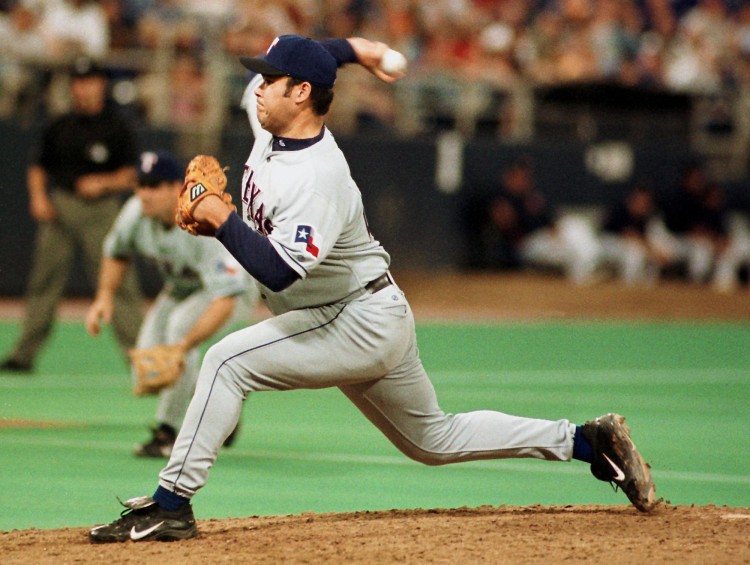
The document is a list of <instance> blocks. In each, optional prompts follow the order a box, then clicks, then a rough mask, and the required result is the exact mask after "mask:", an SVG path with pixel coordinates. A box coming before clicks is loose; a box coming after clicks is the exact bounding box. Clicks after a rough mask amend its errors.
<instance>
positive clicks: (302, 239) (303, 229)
mask: <svg viewBox="0 0 750 565" xmlns="http://www.w3.org/2000/svg"><path fill="white" fill-rule="evenodd" d="M294 243H304V244H305V251H307V252H308V253H309V254H310V255H312V256H313V257H317V256H318V252H319V251H320V249H318V248H317V247H316V246H315V243H313V229H312V227H311V226H305V225H302V224H300V225H298V226H297V230H296V232H295V235H294Z"/></svg>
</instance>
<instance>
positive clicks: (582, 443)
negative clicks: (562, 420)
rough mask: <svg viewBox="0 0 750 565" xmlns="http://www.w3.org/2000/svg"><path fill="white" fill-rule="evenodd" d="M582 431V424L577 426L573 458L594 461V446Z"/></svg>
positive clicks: (587, 461) (588, 461)
mask: <svg viewBox="0 0 750 565" xmlns="http://www.w3.org/2000/svg"><path fill="white" fill-rule="evenodd" d="M581 432H582V426H576V433H575V435H574V436H573V459H578V460H579V461H585V462H586V463H591V462H593V461H594V448H593V447H591V444H590V443H589V440H587V439H586V438H585V437H583V433H581Z"/></svg>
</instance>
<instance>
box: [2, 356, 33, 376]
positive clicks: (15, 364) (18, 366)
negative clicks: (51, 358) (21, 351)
mask: <svg viewBox="0 0 750 565" xmlns="http://www.w3.org/2000/svg"><path fill="white" fill-rule="evenodd" d="M33 370H34V367H33V366H32V365H31V363H24V362H22V361H16V360H15V359H13V358H8V359H6V360H5V361H3V362H2V363H0V372H3V373H31V372H32V371H33Z"/></svg>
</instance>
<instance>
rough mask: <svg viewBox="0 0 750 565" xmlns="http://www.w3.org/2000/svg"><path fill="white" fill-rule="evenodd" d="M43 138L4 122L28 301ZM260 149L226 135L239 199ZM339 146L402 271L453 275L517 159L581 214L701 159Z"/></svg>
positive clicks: (7, 289) (18, 271) (15, 245)
mask: <svg viewBox="0 0 750 565" xmlns="http://www.w3.org/2000/svg"><path fill="white" fill-rule="evenodd" d="M38 133H39V130H38V127H22V126H20V125H18V124H16V123H14V122H12V121H6V122H0V156H2V157H0V158H1V159H2V171H3V174H2V175H0V191H1V192H2V206H0V230H2V232H1V234H2V242H3V243H2V245H1V246H0V295H3V296H17V295H20V294H22V293H23V289H24V286H25V281H26V278H27V276H28V270H29V266H30V261H31V252H32V247H33V235H34V230H35V226H34V223H33V222H32V220H31V219H30V217H29V214H28V198H27V193H26V187H25V175H26V166H27V164H28V156H29V152H30V150H31V148H32V146H33V143H34V140H35V139H36V137H37V135H38ZM138 137H139V143H140V145H141V147H142V148H143V149H154V148H160V149H170V148H172V147H175V143H176V140H175V136H174V135H173V134H171V133H169V132H165V131H157V130H152V129H140V130H139V131H138ZM251 143H252V137H251V136H250V134H249V133H245V132H242V133H236V134H228V135H225V136H224V138H223V141H222V150H221V154H220V155H219V157H220V159H221V160H222V162H224V163H226V164H227V165H229V166H230V167H231V168H230V170H229V173H228V176H229V186H230V191H231V192H232V195H233V197H235V198H237V197H238V196H239V182H240V181H239V179H240V175H241V172H242V165H243V163H244V161H245V159H246V156H247V153H248V151H249V147H250V145H251ZM339 144H340V146H341V148H342V149H343V151H344V153H345V154H346V156H347V158H348V160H349V163H350V166H351V169H352V174H353V176H354V178H355V180H356V181H357V183H358V185H359V187H360V189H361V191H362V194H363V197H364V201H365V207H366V210H367V216H368V221H369V224H370V227H371V229H372V231H373V233H374V234H375V236H376V237H377V238H378V239H380V240H381V241H382V242H383V244H384V245H385V246H386V249H388V251H389V252H390V253H391V255H392V258H393V267H394V269H443V270H445V269H454V268H460V267H463V266H465V265H467V264H470V263H471V258H470V256H471V253H472V248H473V247H472V245H473V244H472V229H473V228H474V227H475V220H474V214H475V213H476V209H477V207H479V208H481V206H482V202H483V198H484V196H485V195H486V193H487V192H488V191H489V190H491V187H492V185H493V184H494V183H495V182H496V180H497V178H498V175H499V174H500V171H501V170H502V169H503V167H504V166H506V165H507V164H508V163H510V162H511V161H512V160H513V159H515V158H518V157H521V156H523V157H528V158H530V159H531V161H532V162H533V165H534V171H535V177H536V181H537V184H538V185H539V187H540V188H541V189H542V190H543V191H544V192H545V193H546V194H547V196H548V199H549V201H550V203H551V204H552V205H553V206H555V207H564V206H576V207H579V206H603V205H606V204H608V203H610V202H613V201H614V200H616V199H617V198H619V197H620V196H621V194H622V193H623V191H624V190H625V189H626V188H627V186H628V185H629V184H630V183H632V182H634V181H635V180H636V179H639V178H648V179H650V180H651V181H652V182H653V184H654V186H655V187H656V188H657V190H662V189H664V190H667V189H669V188H671V187H672V186H673V184H674V181H675V179H676V177H677V175H678V173H679V170H680V169H681V167H682V166H683V165H684V164H685V163H686V162H687V161H688V160H690V159H691V158H692V157H693V156H692V155H690V154H689V152H687V151H686V150H684V149H682V148H681V147H680V146H676V147H671V148H670V147H664V146H663V145H661V146H656V145H654V146H649V145H648V143H645V142H644V143H641V144H639V145H635V146H634V145H631V144H624V143H619V142H601V143H598V144H589V145H585V144H583V143H571V142H565V143H555V142H551V141H546V142H537V143H531V144H523V145H510V144H504V143H501V142H499V141H497V140H495V139H493V138H483V139H476V140H472V141H468V142H467V141H463V140H461V139H460V138H459V137H457V136H455V135H452V134H446V133H442V134H440V133H438V134H435V135H431V136H425V137H422V138H417V139H410V140H404V139H397V138H394V137H392V136H387V135H379V136H373V135H370V136H358V137H341V138H339ZM735 200H736V199H735ZM740 204H741V205H742V204H743V203H740ZM140 268H141V271H142V274H143V277H142V278H143V283H144V287H145V288H146V290H147V292H149V293H150V292H153V290H154V289H155V288H156V287H157V285H158V280H155V277H156V275H155V273H154V272H153V271H151V270H149V269H148V268H147V267H145V266H140ZM76 272H78V273H80V272H82V271H81V270H80V269H76ZM89 292H91V286H90V283H89V281H87V280H86V279H85V278H84V277H80V276H78V277H75V278H72V279H71V281H70V285H69V289H68V294H69V295H71V296H78V295H86V294H88V293H89Z"/></svg>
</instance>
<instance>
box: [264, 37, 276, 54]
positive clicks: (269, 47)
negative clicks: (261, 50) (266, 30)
mask: <svg viewBox="0 0 750 565" xmlns="http://www.w3.org/2000/svg"><path fill="white" fill-rule="evenodd" d="M278 42H279V38H278V37H276V39H274V40H273V41H272V42H271V45H269V46H268V49H266V55H268V54H269V53H270V52H271V49H273V48H274V47H276V44H277V43H278Z"/></svg>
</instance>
